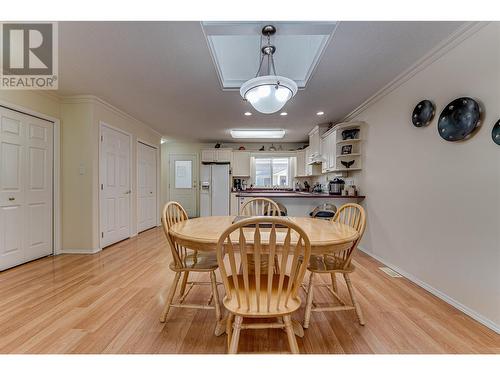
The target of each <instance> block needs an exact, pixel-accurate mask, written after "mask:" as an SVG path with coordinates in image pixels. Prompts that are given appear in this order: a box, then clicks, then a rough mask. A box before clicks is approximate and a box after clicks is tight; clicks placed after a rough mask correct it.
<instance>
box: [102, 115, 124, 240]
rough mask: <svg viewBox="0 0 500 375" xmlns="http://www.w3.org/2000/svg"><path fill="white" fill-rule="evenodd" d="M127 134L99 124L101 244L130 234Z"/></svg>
mask: <svg viewBox="0 0 500 375" xmlns="http://www.w3.org/2000/svg"><path fill="white" fill-rule="evenodd" d="M130 142H131V140H130V136H129V135H128V134H125V133H122V132H121V131H118V130H115V129H113V128H111V127H108V126H106V125H101V149H100V154H99V159H100V162H99V166H100V167H99V170H100V182H101V194H100V218H101V221H100V226H101V247H105V246H108V245H111V244H113V243H115V242H119V241H121V240H124V239H126V238H129V237H130V194H131V190H130Z"/></svg>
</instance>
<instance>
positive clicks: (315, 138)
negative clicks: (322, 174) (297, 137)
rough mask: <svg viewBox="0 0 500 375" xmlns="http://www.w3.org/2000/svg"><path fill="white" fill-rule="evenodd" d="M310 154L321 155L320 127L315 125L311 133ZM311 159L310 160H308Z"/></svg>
mask: <svg viewBox="0 0 500 375" xmlns="http://www.w3.org/2000/svg"><path fill="white" fill-rule="evenodd" d="M308 148H309V156H310V157H314V156H317V155H319V148H320V136H319V127H318V126H315V127H314V128H313V130H311V132H310V133H309V147H308ZM308 161H309V160H308Z"/></svg>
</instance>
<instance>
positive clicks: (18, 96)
mask: <svg viewBox="0 0 500 375" xmlns="http://www.w3.org/2000/svg"><path fill="white" fill-rule="evenodd" d="M0 100H1V101H5V102H6V103H10V104H14V105H19V106H22V107H24V108H27V109H31V110H32V111H36V112H39V113H42V114H45V115H47V116H50V117H54V118H59V117H60V111H61V106H60V102H59V99H58V98H57V97H56V96H54V95H52V94H47V93H44V92H36V91H25V90H0Z"/></svg>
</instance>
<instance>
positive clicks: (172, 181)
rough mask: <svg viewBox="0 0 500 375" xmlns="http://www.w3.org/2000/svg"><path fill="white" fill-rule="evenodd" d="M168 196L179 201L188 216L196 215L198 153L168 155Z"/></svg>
mask: <svg viewBox="0 0 500 375" xmlns="http://www.w3.org/2000/svg"><path fill="white" fill-rule="evenodd" d="M168 165H169V170H170V172H169V183H168V187H169V189H168V190H169V197H170V200H171V201H176V202H179V203H180V204H181V205H182V207H184V209H185V210H186V212H187V214H188V216H189V217H196V216H198V204H197V202H198V177H197V176H198V155H197V154H170V155H169V162H168Z"/></svg>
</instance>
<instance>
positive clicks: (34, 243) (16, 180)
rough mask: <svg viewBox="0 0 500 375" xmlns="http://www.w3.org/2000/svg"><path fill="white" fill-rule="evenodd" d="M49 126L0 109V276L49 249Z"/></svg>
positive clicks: (51, 136) (37, 120) (50, 182)
mask: <svg viewBox="0 0 500 375" xmlns="http://www.w3.org/2000/svg"><path fill="white" fill-rule="evenodd" d="M52 158H53V123H51V122H49V121H45V120H41V119H38V118H36V117H32V116H28V115H25V114H22V113H19V112H16V111H12V110H9V109H6V108H3V107H0V270H3V269H6V268H9V267H13V266H15V265H18V264H21V263H24V262H27V261H30V260H33V259H36V258H40V257H43V256H46V255H49V254H51V253H52V249H53V235H52V233H53V231H52V229H53V216H52V215H53V179H52V160H53V159H52Z"/></svg>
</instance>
